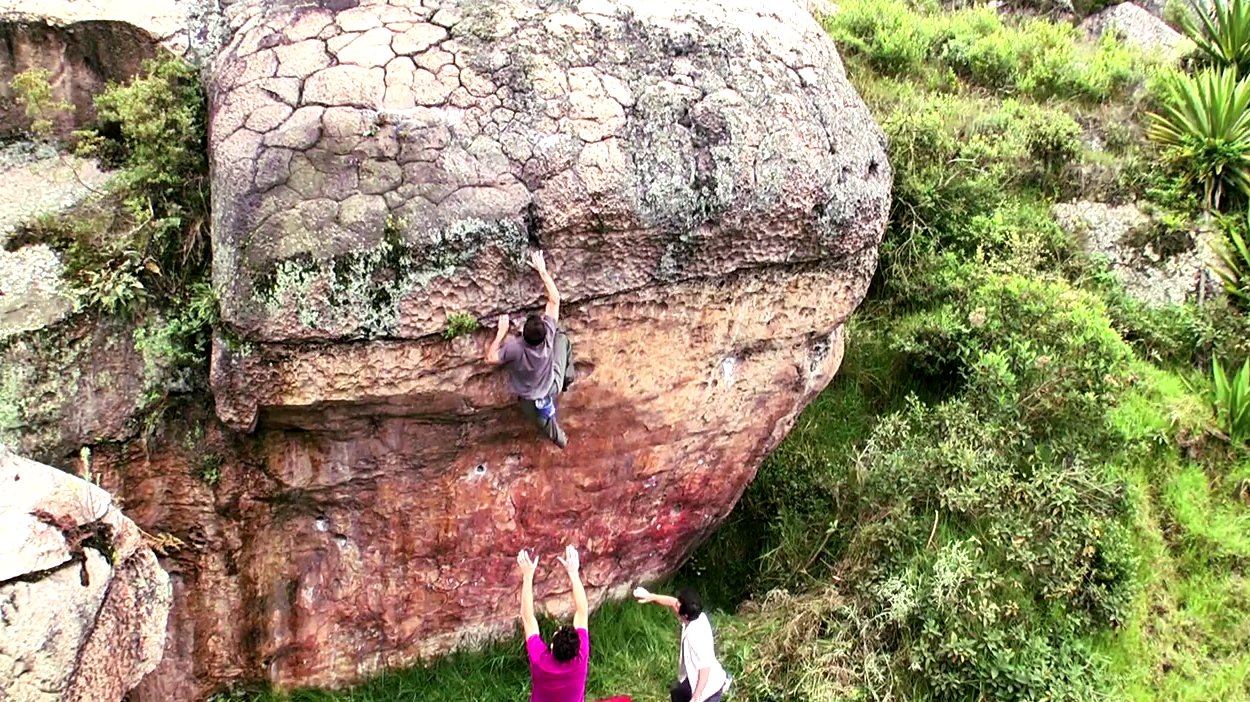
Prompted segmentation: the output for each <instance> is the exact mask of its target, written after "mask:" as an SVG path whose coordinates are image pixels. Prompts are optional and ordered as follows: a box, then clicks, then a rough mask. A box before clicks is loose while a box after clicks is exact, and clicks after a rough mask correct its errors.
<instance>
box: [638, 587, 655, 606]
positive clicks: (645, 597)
mask: <svg viewBox="0 0 1250 702" xmlns="http://www.w3.org/2000/svg"><path fill="white" fill-rule="evenodd" d="M634 597H635V598H637V599H638V601H639V602H641V603H643V604H646V603H648V602H650V601H651V593H650V592H647V588H645V587H642V586H641V585H639V586H638V587H636V588H634Z"/></svg>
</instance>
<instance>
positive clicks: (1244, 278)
mask: <svg viewBox="0 0 1250 702" xmlns="http://www.w3.org/2000/svg"><path fill="white" fill-rule="evenodd" d="M1220 223H1221V225H1222V228H1223V230H1224V241H1223V242H1222V243H1221V244H1219V245H1217V246H1216V247H1215V251H1216V254H1217V255H1218V256H1219V258H1220V263H1221V264H1223V265H1222V267H1220V268H1217V269H1216V273H1217V274H1218V275H1219V277H1220V281H1221V282H1222V283H1223V284H1224V292H1226V293H1228V296H1229V297H1230V298H1232V299H1233V300H1234V301H1235V302H1236V303H1237V304H1238V305H1239V306H1240V307H1241V308H1242V309H1246V308H1250V245H1247V243H1246V238H1245V237H1246V236H1250V213H1247V215H1246V217H1245V218H1244V219H1242V218H1236V219H1233V218H1223V219H1222V220H1221V222H1220Z"/></svg>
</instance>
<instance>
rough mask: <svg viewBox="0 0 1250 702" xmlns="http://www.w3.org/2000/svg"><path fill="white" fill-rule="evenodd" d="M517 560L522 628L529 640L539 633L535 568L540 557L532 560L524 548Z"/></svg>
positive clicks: (518, 553) (519, 552) (518, 554)
mask: <svg viewBox="0 0 1250 702" xmlns="http://www.w3.org/2000/svg"><path fill="white" fill-rule="evenodd" d="M516 562H517V566H518V567H519V568H520V569H521V628H522V629H523V630H525V638H526V640H528V639H529V637H531V636H533V635H535V634H537V633H538V619H537V618H535V617H534V569H536V568H537V567H538V559H537V558H534V559H532V560H531V559H530V554H529V552H527V551H525V550H524V549H522V550H521V551H518V552H517V555H516Z"/></svg>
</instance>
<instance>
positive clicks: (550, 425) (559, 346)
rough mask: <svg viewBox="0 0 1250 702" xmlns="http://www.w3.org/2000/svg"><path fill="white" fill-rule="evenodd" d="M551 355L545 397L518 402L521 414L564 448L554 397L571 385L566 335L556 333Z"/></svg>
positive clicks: (569, 346)
mask: <svg viewBox="0 0 1250 702" xmlns="http://www.w3.org/2000/svg"><path fill="white" fill-rule="evenodd" d="M552 353H553V354H554V355H555V359H554V360H555V362H554V363H553V364H552V378H551V390H550V392H548V394H547V397H545V398H543V399H542V400H525V399H522V400H518V402H519V403H520V405H521V412H522V413H523V414H525V416H526V417H529V418H530V420H531V421H533V422H534V423H535V424H537V425H538V428H539V430H541V431H542V433H543V434H544V435H546V437H547V438H548V439H551V441H552V442H554V443H555V445H556V446H559V447H560V448H564V447H565V446H567V445H568V443H569V438H568V436H567V435H565V433H564V429H561V428H560V422H559V421H558V420H557V418H556V408H555V401H556V395H559V394H560V393H561V392H563V391H564V388H565V387H566V386H567V385H571V384H572V383H573V344H572V343H571V342H570V341H569V337H568V335H567V334H565V333H564V332H557V333H556V341H555V345H554V347H553V349H552Z"/></svg>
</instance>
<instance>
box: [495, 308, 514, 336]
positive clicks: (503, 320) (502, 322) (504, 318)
mask: <svg viewBox="0 0 1250 702" xmlns="http://www.w3.org/2000/svg"><path fill="white" fill-rule="evenodd" d="M510 321H512V320H511V318H509V317H508V313H507V312H504V313H502V314H500V315H499V326H498V329H499V331H507V329H508V322H510Z"/></svg>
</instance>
